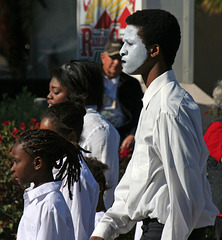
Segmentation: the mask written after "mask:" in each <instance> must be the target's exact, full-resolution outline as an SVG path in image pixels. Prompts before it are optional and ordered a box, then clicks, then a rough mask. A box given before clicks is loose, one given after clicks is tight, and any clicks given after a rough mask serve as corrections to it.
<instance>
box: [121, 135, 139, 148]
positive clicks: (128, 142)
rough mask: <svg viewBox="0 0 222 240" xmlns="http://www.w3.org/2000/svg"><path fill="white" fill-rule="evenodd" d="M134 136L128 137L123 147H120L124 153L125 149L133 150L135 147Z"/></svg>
mask: <svg viewBox="0 0 222 240" xmlns="http://www.w3.org/2000/svg"><path fill="white" fill-rule="evenodd" d="M134 142H135V141H134V136H133V135H129V136H127V137H126V138H125V139H124V140H123V142H122V144H121V147H120V150H121V151H123V149H124V148H132V147H133V145H134Z"/></svg>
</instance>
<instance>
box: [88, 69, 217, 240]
mask: <svg viewBox="0 0 222 240" xmlns="http://www.w3.org/2000/svg"><path fill="white" fill-rule="evenodd" d="M207 157H208V149H207V147H206V145H205V142H204V139H203V134H202V127H201V118H200V111H199V107H198V106H197V104H196V103H195V102H194V100H193V99H192V97H191V96H190V95H189V94H188V93H187V92H186V91H185V90H184V89H182V88H181V87H180V85H179V84H178V82H177V81H176V80H175V76H174V73H173V71H172V70H171V71H168V72H165V73H163V74H162V75H160V76H159V77H158V78H156V79H155V80H154V81H153V82H152V83H151V84H150V86H149V87H148V89H147V90H146V92H145V95H144V97H143V109H142V111H141V115H140V119H139V123H138V127H137V131H136V135H135V149H134V152H133V155H132V159H131V161H130V162H129V164H128V167H127V170H126V172H125V174H124V176H123V178H122V179H121V181H120V183H119V184H118V186H117V188H116V191H115V202H114V204H113V206H112V208H110V209H109V210H108V211H107V212H106V213H105V215H104V216H103V218H102V219H101V221H100V222H99V223H98V225H97V227H96V229H95V230H94V232H93V234H92V236H100V237H103V238H104V239H105V240H108V239H110V238H111V237H116V236H117V235H118V234H120V233H126V232H128V231H129V230H130V229H131V228H132V227H133V226H134V224H135V223H136V222H137V221H140V220H142V219H145V218H147V217H150V218H157V219H158V221H159V222H160V223H162V224H165V226H164V229H163V233H162V237H161V239H162V240H166V239H167V240H187V239H188V236H189V235H190V233H191V232H192V230H193V229H195V228H201V227H205V226H208V225H213V224H214V220H215V217H216V215H217V214H218V210H217V208H216V207H215V205H214V204H213V203H212V199H211V192H210V186H209V183H208V180H207V177H206V160H207Z"/></svg>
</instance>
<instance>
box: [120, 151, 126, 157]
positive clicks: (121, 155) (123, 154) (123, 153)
mask: <svg viewBox="0 0 222 240" xmlns="http://www.w3.org/2000/svg"><path fill="white" fill-rule="evenodd" d="M119 156H120V157H121V158H123V157H127V153H126V152H119Z"/></svg>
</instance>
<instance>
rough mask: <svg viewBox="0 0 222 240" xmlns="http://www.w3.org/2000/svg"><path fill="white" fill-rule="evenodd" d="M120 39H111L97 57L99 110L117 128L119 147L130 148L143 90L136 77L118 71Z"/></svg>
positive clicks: (119, 67) (120, 69)
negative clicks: (101, 94)
mask: <svg viewBox="0 0 222 240" xmlns="http://www.w3.org/2000/svg"><path fill="white" fill-rule="evenodd" d="M122 45H123V42H122V40H121V39H116V40H111V41H110V42H108V43H107V44H106V46H105V50H104V52H102V53H101V55H100V57H101V60H102V65H103V73H104V77H103V79H104V86H105V91H104V105H103V109H102V111H101V114H102V115H103V116H105V117H106V118H107V119H108V120H109V121H110V122H111V123H112V124H113V125H114V126H115V127H116V129H117V130H118V132H119V134H120V137H121V140H120V142H121V149H122V150H123V149H124V148H126V147H127V148H130V147H132V146H133V143H134V133H135V130H136V127H137V122H138V119H139V114H140V111H141V109H142V101H141V99H142V97H143V92H142V89H141V86H140V83H139V81H138V80H137V79H135V78H133V77H131V76H129V75H127V74H126V73H124V72H122V62H121V57H120V55H119V51H120V49H121V47H122Z"/></svg>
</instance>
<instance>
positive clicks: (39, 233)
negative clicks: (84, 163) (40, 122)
mask: <svg viewBox="0 0 222 240" xmlns="http://www.w3.org/2000/svg"><path fill="white" fill-rule="evenodd" d="M64 155H66V159H65V160H64ZM82 157H83V156H82V154H81V152H80V151H79V149H78V147H77V146H74V145H73V144H71V143H70V142H68V141H67V140H65V139H64V138H63V137H61V136H59V135H58V134H56V133H55V132H53V131H51V130H46V129H34V130H28V131H25V132H23V133H22V134H21V135H20V136H19V139H18V140H17V142H16V143H15V145H14V146H13V148H12V159H13V166H12V168H11V171H12V173H13V177H14V178H15V180H16V181H17V182H18V183H19V184H20V185H25V184H31V183H32V184H31V187H30V188H27V189H26V190H25V193H24V212H23V215H22V217H21V220H20V222H19V226H18V231H17V240H29V239H33V240H55V239H58V240H73V239H75V233H74V228H73V222H72V217H71V213H70V211H69V208H68V206H67V204H66V202H65V199H64V197H63V195H62V193H61V192H60V187H61V180H62V176H63V174H64V171H65V170H66V169H67V185H68V191H69V197H70V198H72V193H71V189H70V186H71V185H72V184H73V182H77V181H79V176H80V160H81V159H82ZM53 167H55V168H61V169H60V171H59V172H58V174H57V175H56V178H54V177H53V173H52V169H53Z"/></svg>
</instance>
